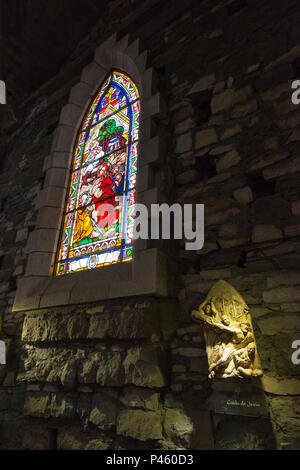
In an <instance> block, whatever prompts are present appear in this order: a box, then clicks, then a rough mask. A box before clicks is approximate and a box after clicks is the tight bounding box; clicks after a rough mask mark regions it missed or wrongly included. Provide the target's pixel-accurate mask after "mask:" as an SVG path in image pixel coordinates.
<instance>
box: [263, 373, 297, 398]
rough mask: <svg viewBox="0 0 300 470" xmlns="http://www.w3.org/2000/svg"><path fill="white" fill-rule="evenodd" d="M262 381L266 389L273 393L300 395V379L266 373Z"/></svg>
mask: <svg viewBox="0 0 300 470" xmlns="http://www.w3.org/2000/svg"><path fill="white" fill-rule="evenodd" d="M261 381H262V387H263V389H264V391H265V392H267V393H271V394H272V395H300V380H299V379H296V378H293V379H286V378H283V379H281V378H278V377H272V376H270V375H266V374H265V375H263V376H262V379H261Z"/></svg>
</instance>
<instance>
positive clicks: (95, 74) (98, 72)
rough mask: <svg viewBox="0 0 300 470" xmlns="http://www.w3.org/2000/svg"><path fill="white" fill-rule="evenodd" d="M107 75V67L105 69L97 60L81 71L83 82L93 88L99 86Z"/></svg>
mask: <svg viewBox="0 0 300 470" xmlns="http://www.w3.org/2000/svg"><path fill="white" fill-rule="evenodd" d="M106 75H107V69H104V68H103V67H101V66H100V65H99V64H97V63H96V62H91V63H90V64H88V65H87V66H86V67H84V69H83V70H82V73H81V79H80V80H81V83H82V82H83V83H86V84H87V85H88V86H89V87H91V88H92V89H95V88H98V87H99V86H100V85H101V83H102V82H103V81H104V79H105V76H106Z"/></svg>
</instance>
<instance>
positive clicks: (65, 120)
mask: <svg viewBox="0 0 300 470" xmlns="http://www.w3.org/2000/svg"><path fill="white" fill-rule="evenodd" d="M82 117H83V109H82V107H81V106H77V105H76V104H73V103H68V104H66V105H65V106H64V107H63V108H62V110H61V112H60V117H59V124H65V125H67V126H72V127H74V128H76V129H77V128H78V127H79V125H80V124H81V120H82Z"/></svg>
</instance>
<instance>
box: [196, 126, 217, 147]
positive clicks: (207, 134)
mask: <svg viewBox="0 0 300 470" xmlns="http://www.w3.org/2000/svg"><path fill="white" fill-rule="evenodd" d="M217 141H218V136H217V134H216V131H215V129H213V128H210V129H204V130H202V131H198V132H196V142H195V148H196V149H200V148H203V147H206V146H208V145H211V144H215V143H216V142H217Z"/></svg>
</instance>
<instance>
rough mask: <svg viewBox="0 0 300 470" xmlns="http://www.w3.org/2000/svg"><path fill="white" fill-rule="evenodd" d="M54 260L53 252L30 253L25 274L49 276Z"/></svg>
mask: <svg viewBox="0 0 300 470" xmlns="http://www.w3.org/2000/svg"><path fill="white" fill-rule="evenodd" d="M54 260H55V253H30V255H29V256H28V261H27V266H26V275H27V276H49V275H50V273H51V268H52V266H53V263H54Z"/></svg>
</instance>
